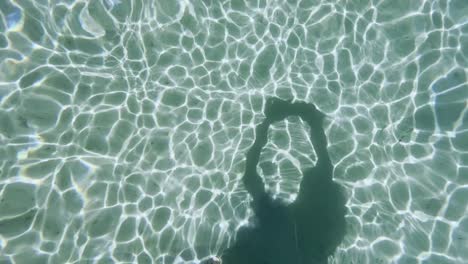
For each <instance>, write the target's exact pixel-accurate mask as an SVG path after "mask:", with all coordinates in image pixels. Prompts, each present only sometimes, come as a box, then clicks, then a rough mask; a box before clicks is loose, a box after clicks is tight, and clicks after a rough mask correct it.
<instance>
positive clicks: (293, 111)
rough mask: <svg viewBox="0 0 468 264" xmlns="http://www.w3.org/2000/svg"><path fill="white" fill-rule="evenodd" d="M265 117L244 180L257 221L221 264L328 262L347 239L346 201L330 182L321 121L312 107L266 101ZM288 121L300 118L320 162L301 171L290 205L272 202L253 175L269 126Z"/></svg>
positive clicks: (245, 229)
mask: <svg viewBox="0 0 468 264" xmlns="http://www.w3.org/2000/svg"><path fill="white" fill-rule="evenodd" d="M265 115H266V119H265V120H264V122H263V123H262V124H260V125H258V126H257V128H256V139H255V142H254V144H253V145H252V147H251V149H250V150H249V151H248V153H247V158H246V169H245V174H244V177H243V181H244V184H245V187H246V189H247V190H248V192H249V194H250V195H251V196H252V198H253V202H252V209H253V211H254V213H255V218H254V219H253V220H252V221H251V222H250V224H249V225H248V226H246V227H243V228H241V229H240V230H239V232H238V233H237V237H236V242H235V244H234V245H232V246H231V247H230V248H229V249H227V250H226V251H225V252H224V253H223V256H222V259H223V263H227V264H230V263H259V264H266V263H268V264H274V263H291V264H293V263H327V259H328V257H329V256H330V255H332V254H333V252H334V251H335V249H336V248H337V246H338V245H339V244H340V243H341V241H342V240H343V238H344V235H345V213H346V207H345V201H346V198H345V196H344V192H343V190H342V188H341V187H340V186H339V185H338V184H337V183H335V182H334V181H333V179H332V177H333V165H332V164H331V161H330V158H329V155H328V151H327V139H326V136H325V133H324V130H323V128H322V120H323V117H324V116H323V114H322V113H321V112H320V111H318V110H317V109H316V108H315V106H314V105H312V104H307V103H291V102H286V101H282V100H279V99H270V100H269V101H268V102H267V105H266V108H265ZM288 116H299V117H301V118H302V119H303V120H304V121H305V122H307V123H308V124H309V126H310V128H311V134H310V138H311V140H312V143H313V146H314V150H315V152H316V154H317V157H318V160H317V164H316V166H315V167H314V168H311V169H308V170H306V171H304V172H303V179H302V182H301V185H300V190H299V194H298V196H297V199H296V200H295V201H294V202H292V203H291V204H286V203H284V202H283V201H281V200H276V199H273V198H272V197H271V195H270V194H268V193H267V192H266V191H265V187H264V182H263V180H262V179H261V178H260V176H259V175H258V174H257V172H256V167H257V164H258V162H259V159H260V153H261V150H262V148H263V147H264V146H265V144H266V143H267V136H268V127H269V125H270V124H272V123H274V122H277V121H280V120H283V119H285V118H287V117H288ZM311 152H312V150H311Z"/></svg>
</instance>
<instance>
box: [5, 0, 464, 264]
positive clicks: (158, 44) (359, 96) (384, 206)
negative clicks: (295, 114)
mask: <svg viewBox="0 0 468 264" xmlns="http://www.w3.org/2000/svg"><path fill="white" fill-rule="evenodd" d="M0 10H1V22H0V32H1V34H0V57H1V59H0V100H1V101H0V142H1V145H0V162H1V164H0V165H1V167H0V197H1V199H0V258H1V259H0V260H1V261H3V262H6V263H9V262H13V261H15V262H16V263H47V262H50V263H66V262H71V263H87V262H90V263H92V262H94V261H95V262H97V263H112V262H135V263H151V262H153V263H185V262H188V263H190V262H197V261H198V260H200V259H203V258H206V257H208V256H211V255H218V254H222V252H223V250H224V249H226V248H227V247H228V246H229V245H232V244H233V242H234V239H235V234H236V230H238V228H239V227H240V226H242V225H245V224H246V223H247V222H248V219H249V217H250V216H251V215H252V212H251V210H250V205H249V199H250V197H249V195H248V194H247V192H246V191H245V188H244V186H243V184H242V181H241V177H242V173H243V170H244V165H245V164H244V163H245V153H246V151H247V150H248V149H249V147H250V145H251V144H252V143H253V140H254V127H255V125H257V124H259V123H260V122H261V121H262V120H263V117H264V116H263V111H262V110H263V106H264V102H265V99H266V98H267V97H269V96H273V95H275V96H278V97H280V98H284V99H290V98H294V99H297V100H305V101H307V102H311V103H314V104H315V105H316V106H317V107H318V108H319V109H320V110H321V111H323V112H324V113H326V114H327V115H328V118H327V120H326V122H325V133H326V134H327V137H328V142H329V148H328V150H329V153H330V156H331V158H332V163H333V164H334V166H335V173H334V179H335V181H337V183H338V184H339V185H341V186H343V187H344V188H345V189H346V192H347V195H348V202H347V207H348V213H347V216H346V221H347V234H346V236H345V239H344V241H343V243H342V244H341V246H340V247H339V248H338V249H337V252H336V253H335V256H334V257H333V258H332V259H331V260H330V263H418V262H419V263H463V262H464V260H466V259H468V255H467V253H466V252H468V251H467V250H466V248H467V247H468V218H467V216H466V215H467V213H466V210H467V209H466V208H467V204H468V186H467V184H468V169H467V166H468V156H467V155H468V154H467V152H468V145H467V142H468V126H467V124H468V122H467V119H468V114H467V99H468V85H467V72H466V68H467V66H468V46H467V43H468V24H467V23H468V16H467V15H466V14H468V3H467V2H466V1H464V0H452V1H348V2H347V1H225V2H218V1H123V0H121V1H115V0H106V1H9V0H7V1H1V2H0ZM307 130H308V126H307V125H306V124H304V123H303V122H302V121H301V120H300V119H294V118H290V119H288V120H287V121H283V122H280V123H276V124H275V125H274V126H273V127H272V128H270V136H269V142H268V144H267V147H266V148H265V151H264V152H263V153H262V156H261V164H260V166H259V167H260V168H259V173H260V174H261V175H262V176H264V179H265V182H266V185H267V187H268V188H269V189H270V191H271V192H272V193H273V195H274V196H276V197H279V198H281V199H285V200H288V201H292V200H293V199H294V198H295V194H296V191H297V189H298V185H299V182H300V181H301V175H300V173H299V172H300V170H302V169H303V168H305V167H311V166H313V164H314V162H315V161H314V159H311V158H307V157H308V155H309V154H310V153H311V148H312V147H311V143H310V141H309V140H308V138H307V136H305V135H307ZM279 172H280V173H281V176H279Z"/></svg>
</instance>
